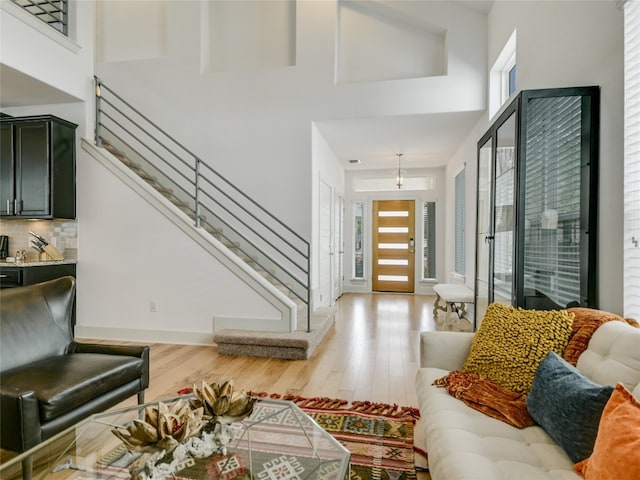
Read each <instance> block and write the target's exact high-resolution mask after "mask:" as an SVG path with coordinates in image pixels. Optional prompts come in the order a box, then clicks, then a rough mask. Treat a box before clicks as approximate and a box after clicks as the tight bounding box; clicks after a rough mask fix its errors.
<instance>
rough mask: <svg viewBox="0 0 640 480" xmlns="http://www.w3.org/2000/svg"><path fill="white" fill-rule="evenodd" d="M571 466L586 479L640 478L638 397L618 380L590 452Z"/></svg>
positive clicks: (624, 479) (625, 479)
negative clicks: (587, 456)
mask: <svg viewBox="0 0 640 480" xmlns="http://www.w3.org/2000/svg"><path fill="white" fill-rule="evenodd" d="M573 469H574V470H575V471H576V472H577V473H579V474H580V475H582V476H583V477H584V478H585V479H586V480H612V479H615V480H638V479H639V478H640V401H638V400H637V399H636V398H635V397H634V396H633V395H632V394H631V392H629V390H627V389H626V388H625V386H624V385H622V384H621V383H618V384H617V385H616V388H615V390H614V391H613V394H611V398H610V399H609V401H608V402H607V405H606V406H605V407H604V410H603V412H602V418H601V419H600V425H599V427H598V436H597V437H596V443H595V445H594V446H593V453H592V454H591V456H590V457H589V458H587V459H585V460H583V461H581V462H578V463H576V464H575V465H574V466H573Z"/></svg>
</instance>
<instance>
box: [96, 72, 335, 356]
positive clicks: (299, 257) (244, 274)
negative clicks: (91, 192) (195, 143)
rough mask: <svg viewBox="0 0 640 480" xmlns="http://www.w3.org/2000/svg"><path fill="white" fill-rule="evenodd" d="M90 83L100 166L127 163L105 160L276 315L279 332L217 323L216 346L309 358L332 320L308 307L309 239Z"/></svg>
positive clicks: (103, 87)
mask: <svg viewBox="0 0 640 480" xmlns="http://www.w3.org/2000/svg"><path fill="white" fill-rule="evenodd" d="M95 80H96V138H95V142H96V145H95V147H97V150H98V151H99V153H97V154H96V153H94V152H90V153H92V155H93V156H94V157H96V158H97V159H98V160H100V161H102V162H103V163H105V162H107V163H108V160H106V159H108V158H110V159H111V160H113V161H114V162H116V163H119V164H120V166H121V167H122V166H124V167H126V169H125V170H126V172H124V171H123V169H122V168H121V167H116V166H115V165H105V166H107V167H108V168H111V169H112V171H113V172H114V173H116V174H117V175H119V176H120V178H122V179H123V180H124V181H126V182H127V183H128V184H129V185H130V186H132V188H136V182H132V181H129V180H130V179H127V178H126V176H135V177H137V178H138V184H140V183H141V182H140V180H142V181H143V182H142V183H144V184H146V186H147V187H148V188H146V189H144V188H143V189H142V190H153V193H152V192H149V191H148V192H146V193H144V192H140V191H139V192H138V193H141V194H142V195H143V198H145V199H146V200H147V201H149V202H150V203H152V204H154V206H156V208H158V209H159V210H162V211H163V213H165V215H166V216H168V217H169V218H170V219H171V220H172V221H173V222H174V223H176V224H177V226H179V227H180V228H181V229H182V230H183V231H185V233H187V234H188V235H190V236H191V237H192V238H193V239H194V240H195V241H197V242H198V243H199V244H200V245H201V246H202V247H203V248H205V249H206V250H208V251H209V252H210V253H211V254H212V255H214V256H215V257H216V258H218V259H219V260H222V263H223V264H224V265H226V266H227V268H229V270H230V271H232V272H233V273H234V274H236V275H237V276H238V278H240V279H242V280H243V281H244V282H245V283H246V284H248V285H250V286H252V288H254V290H256V291H257V292H259V293H260V294H261V295H262V296H263V298H265V299H267V300H269V302H270V303H272V304H273V305H274V306H276V308H278V309H279V310H280V311H281V312H282V322H280V327H278V330H281V331H273V328H271V327H270V328H269V329H268V330H267V329H264V330H262V329H261V328H260V327H261V326H260V325H255V324H254V325H250V326H246V328H243V329H237V328H233V329H232V328H230V327H232V326H235V325H236V324H237V320H236V321H234V322H230V323H229V324H228V325H225V324H224V322H223V323H222V325H220V326H219V325H218V324H216V329H215V330H216V331H215V332H214V341H215V342H216V343H217V344H218V350H219V351H220V352H221V353H227V354H232V355H238V354H246V355H254V356H267V357H276V358H288V359H305V358H309V357H310V356H311V355H312V354H313V351H314V350H315V348H316V347H317V346H318V344H319V343H320V341H321V339H322V338H323V337H324V335H325V334H326V333H327V332H328V330H329V329H330V327H331V325H332V324H333V312H332V311H331V310H329V309H322V310H320V311H316V312H314V313H313V315H312V314H311V311H310V287H309V286H310V276H309V268H310V260H309V255H310V245H309V243H308V242H307V241H306V240H304V239H303V238H302V237H301V236H300V235H298V234H297V233H296V232H294V231H293V230H292V229H291V228H289V227H288V226H286V225H285V224H284V223H283V222H281V221H280V220H279V219H277V218H276V217H275V216H273V215H272V214H271V213H270V212H268V211H266V210H265V209H264V208H263V207H262V206H261V205H260V204H258V203H257V202H256V201H254V200H253V199H251V197H249V196H248V195H247V194H245V193H244V192H242V191H241V190H240V189H238V188H237V187H236V186H235V185H233V184H232V183H231V182H230V181H228V180H227V179H226V178H225V177H223V176H222V175H220V174H219V173H218V172H217V171H216V170H214V169H213V168H212V167H211V166H210V165H209V164H207V163H206V162H204V161H203V160H201V159H199V158H198V157H197V156H196V155H194V154H193V153H191V152H190V151H189V150H187V149H186V148H185V147H184V146H182V145H181V144H180V143H179V142H177V141H176V140H174V139H173V138H172V137H171V136H169V135H168V134H167V133H166V132H164V131H163V130H162V129H160V127H158V126H157V125H156V124H155V123H153V122H152V121H151V120H149V119H148V118H147V117H145V116H144V115H143V114H142V113H140V112H139V111H138V110H136V109H135V108H134V107H132V106H131V104H129V103H128V102H127V101H125V100H124V99H122V98H121V97H120V96H119V95H117V94H116V93H115V92H114V91H113V90H111V89H110V88H109V87H107V86H106V85H105V84H104V83H102V82H101V81H100V79H98V78H96V79H95ZM88 151H89V149H88ZM149 187H150V188H149ZM143 193H144V194H143ZM221 257H222V258H221ZM254 323H255V322H254ZM219 327H220V328H219ZM225 327H226V328H225ZM263 328H264V327H263Z"/></svg>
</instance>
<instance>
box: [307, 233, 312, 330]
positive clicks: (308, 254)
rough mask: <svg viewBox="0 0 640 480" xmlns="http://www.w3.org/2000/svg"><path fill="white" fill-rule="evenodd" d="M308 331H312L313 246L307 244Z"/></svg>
mask: <svg viewBox="0 0 640 480" xmlns="http://www.w3.org/2000/svg"><path fill="white" fill-rule="evenodd" d="M307 333H311V246H310V245H308V244H307Z"/></svg>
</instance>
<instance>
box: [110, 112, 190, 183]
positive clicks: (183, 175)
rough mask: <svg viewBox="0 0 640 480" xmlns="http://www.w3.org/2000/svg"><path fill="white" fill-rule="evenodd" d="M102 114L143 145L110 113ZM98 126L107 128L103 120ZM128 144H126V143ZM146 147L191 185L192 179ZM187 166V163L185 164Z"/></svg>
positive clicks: (116, 135)
mask: <svg viewBox="0 0 640 480" xmlns="http://www.w3.org/2000/svg"><path fill="white" fill-rule="evenodd" d="M102 114H103V115H104V116H105V117H107V118H109V119H110V120H112V121H113V123H114V124H115V125H117V126H118V127H120V128H121V129H122V130H123V131H124V132H125V133H128V134H129V135H130V136H131V137H133V138H135V139H136V140H138V141H139V142H140V143H141V144H142V145H145V144H144V143H143V142H142V141H140V139H138V137H136V136H135V135H134V134H133V133H132V132H130V131H129V130H127V129H126V128H125V127H124V126H122V125H121V124H119V123H118V121H117V120H116V119H115V118H113V117H112V116H111V115H109V114H108V113H107V112H105V111H104V110H103V111H102ZM100 126H101V127H103V128H107V129H108V127H107V125H106V124H105V123H103V122H100ZM109 131H110V132H111V133H113V135H114V136H115V137H116V138H119V139H120V136H118V134H116V133H115V132H114V131H113V130H109ZM120 140H121V141H123V142H124V140H122V139H120ZM127 146H128V145H127ZM145 146H146V147H147V149H148V150H149V151H150V152H151V153H153V154H154V155H155V156H156V157H157V158H159V159H160V160H162V162H164V163H165V164H166V165H167V166H168V167H170V168H171V169H172V170H174V171H175V172H176V173H177V174H178V175H180V176H181V177H182V178H184V179H185V181H187V182H189V183H190V184H191V185H193V180H191V179H190V178H189V177H187V176H186V175H185V174H184V173H182V172H181V171H180V170H178V169H177V168H176V167H175V166H174V165H172V164H171V163H169V162H167V161H166V160H165V159H164V158H162V157H161V156H160V155H159V154H158V153H157V152H156V151H155V150H152V149H151V148H149V147H148V146H147V145H145ZM136 153H138V155H140V156H141V157H142V158H144V156H143V155H142V154H140V153H139V152H136ZM187 166H188V165H187Z"/></svg>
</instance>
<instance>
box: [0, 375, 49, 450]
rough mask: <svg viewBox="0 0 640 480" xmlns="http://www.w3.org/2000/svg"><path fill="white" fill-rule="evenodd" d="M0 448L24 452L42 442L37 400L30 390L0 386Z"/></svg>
mask: <svg viewBox="0 0 640 480" xmlns="http://www.w3.org/2000/svg"><path fill="white" fill-rule="evenodd" d="M0 419H1V424H2V429H0V430H1V432H2V438H1V442H2V448H4V449H7V450H12V451H14V452H24V451H25V450H28V449H30V448H31V447H33V446H35V445H37V444H38V443H40V442H41V441H42V435H41V428H40V414H39V411H38V398H37V397H36V394H35V393H34V392H33V391H31V390H23V389H21V388H17V387H10V386H2V385H0Z"/></svg>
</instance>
